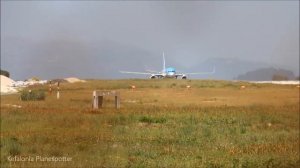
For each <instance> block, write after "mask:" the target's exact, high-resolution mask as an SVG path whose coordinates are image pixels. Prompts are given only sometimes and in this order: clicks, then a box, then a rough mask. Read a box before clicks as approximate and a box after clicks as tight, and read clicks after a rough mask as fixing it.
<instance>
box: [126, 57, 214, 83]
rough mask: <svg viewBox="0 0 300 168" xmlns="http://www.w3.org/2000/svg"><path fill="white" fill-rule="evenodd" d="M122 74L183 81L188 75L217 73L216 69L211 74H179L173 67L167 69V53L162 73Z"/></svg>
mask: <svg viewBox="0 0 300 168" xmlns="http://www.w3.org/2000/svg"><path fill="white" fill-rule="evenodd" d="M120 72H121V73H128V74H139V75H150V77H149V78H150V79H156V78H176V79H177V78H178V77H181V79H187V76H188V75H201V74H202V75H204V74H213V73H215V67H214V68H213V71H211V72H195V73H177V72H176V69H175V68H173V67H168V68H166V61H165V53H164V52H163V69H162V71H161V72H157V71H150V70H147V72H131V71H120Z"/></svg>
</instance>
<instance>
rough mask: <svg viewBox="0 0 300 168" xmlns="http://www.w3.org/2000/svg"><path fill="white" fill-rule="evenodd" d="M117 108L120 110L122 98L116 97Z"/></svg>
mask: <svg viewBox="0 0 300 168" xmlns="http://www.w3.org/2000/svg"><path fill="white" fill-rule="evenodd" d="M115 107H116V108H117V109H118V108H120V96H115Z"/></svg>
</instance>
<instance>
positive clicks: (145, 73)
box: [120, 71, 152, 75]
mask: <svg viewBox="0 0 300 168" xmlns="http://www.w3.org/2000/svg"><path fill="white" fill-rule="evenodd" d="M120 72H121V73H129V74H139V75H152V73H149V72H130V71H120Z"/></svg>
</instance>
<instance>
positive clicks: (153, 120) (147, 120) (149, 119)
mask: <svg viewBox="0 0 300 168" xmlns="http://www.w3.org/2000/svg"><path fill="white" fill-rule="evenodd" d="M139 121H140V122H145V123H149V124H150V123H160V124H162V123H165V122H166V121H167V120H166V119H165V118H163V117H161V118H152V117H147V116H142V117H141V118H140V119H139Z"/></svg>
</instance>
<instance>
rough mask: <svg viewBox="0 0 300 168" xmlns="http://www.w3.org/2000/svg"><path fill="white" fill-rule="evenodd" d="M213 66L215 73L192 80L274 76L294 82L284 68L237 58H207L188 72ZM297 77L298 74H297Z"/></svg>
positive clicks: (207, 69)
mask: <svg viewBox="0 0 300 168" xmlns="http://www.w3.org/2000/svg"><path fill="white" fill-rule="evenodd" d="M213 66H215V68H216V72H215V74H213V75H201V76H200V75H199V76H191V77H192V78H212V79H224V80H232V79H234V80H255V81H260V80H272V78H273V76H274V75H279V76H281V77H287V79H288V80H295V78H296V77H295V75H294V73H293V72H292V71H290V70H286V69H284V68H282V67H281V68H277V67H276V68H274V67H273V65H271V64H268V63H264V62H258V61H249V60H244V59H239V58H209V59H207V60H205V61H204V62H202V63H199V65H197V66H195V67H191V68H189V69H188V71H192V72H198V71H200V72H201V71H209V70H210V69H212V67H213ZM297 75H298V74H297Z"/></svg>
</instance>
